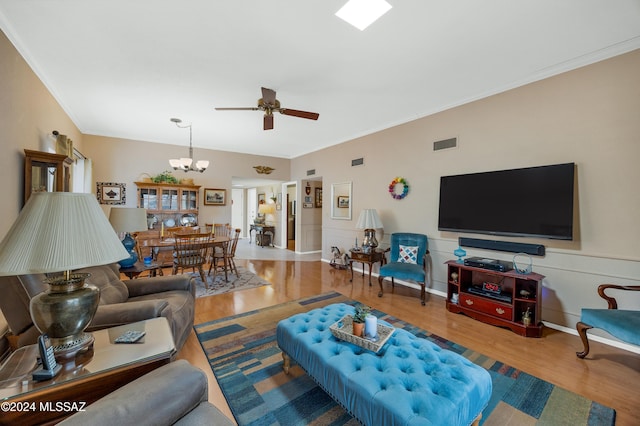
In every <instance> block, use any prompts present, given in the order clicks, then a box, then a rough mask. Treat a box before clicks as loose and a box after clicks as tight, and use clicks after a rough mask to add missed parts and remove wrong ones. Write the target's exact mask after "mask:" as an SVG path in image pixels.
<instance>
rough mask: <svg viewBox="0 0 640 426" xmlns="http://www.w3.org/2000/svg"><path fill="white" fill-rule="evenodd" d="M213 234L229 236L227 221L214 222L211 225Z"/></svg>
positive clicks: (229, 230) (229, 228)
mask: <svg viewBox="0 0 640 426" xmlns="http://www.w3.org/2000/svg"><path fill="white" fill-rule="evenodd" d="M213 235H214V236H215V237H229V236H231V226H230V225H229V224H228V223H225V224H222V223H216V224H215V225H214V226H213Z"/></svg>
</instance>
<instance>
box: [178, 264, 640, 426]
mask: <svg viewBox="0 0 640 426" xmlns="http://www.w3.org/2000/svg"><path fill="white" fill-rule="evenodd" d="M236 262H237V264H238V265H242V266H244V267H246V268H248V269H250V270H253V271H255V273H256V274H258V275H260V276H261V277H263V278H265V279H266V280H268V281H269V282H271V283H273V284H272V285H271V286H264V287H259V288H256V289H251V290H245V291H237V292H233V293H227V294H223V295H219V296H212V297H205V298H200V299H198V300H197V301H196V318H195V323H196V324H199V323H203V322H206V321H210V320H214V319H218V318H224V317H227V316H230V315H235V314H239V313H242V312H247V311H250V310H253V309H259V308H264V307H267V306H271V305H276V304H279V303H283V302H286V301H290V300H296V299H299V298H302V297H307V296H312V295H316V294H320V293H324V292H328V291H332V290H333V291H337V292H340V293H342V294H344V295H346V296H348V297H350V298H352V299H355V300H358V301H360V302H362V303H365V304H367V305H369V306H372V307H374V308H376V309H379V310H381V311H383V312H386V313H388V314H391V315H393V316H396V317H398V318H401V319H403V320H405V321H408V322H410V323H412V324H414V325H416V326H419V327H421V328H424V329H426V330H429V331H431V332H433V333H435V334H437V335H440V336H442V337H444V338H446V339H449V340H453V341H455V342H457V343H459V344H461V345H463V346H465V347H467V348H470V349H473V350H475V351H478V352H480V353H483V354H485V355H487V356H489V357H492V358H495V359H498V360H500V361H502V362H504V363H506V364H509V365H511V366H513V367H515V368H518V369H520V370H523V371H525V372H527V373H529V374H532V375H534V376H536V377H540V378H542V379H544V380H546V381H548V382H551V383H553V384H555V385H557V386H560V387H562V388H565V389H567V390H570V391H572V392H575V393H577V394H580V395H583V396H585V397H586V398H589V399H592V400H594V401H597V402H599V403H601V404H604V405H606V406H609V407H613V408H614V409H615V410H616V415H617V418H616V425H622V426H625V425H638V424H640V400H639V397H638V395H640V355H637V354H634V353H631V352H628V351H624V350H622V349H617V348H613V347H610V346H607V345H604V344H601V343H598V342H592V343H591V352H590V354H589V356H588V357H587V359H584V360H580V359H578V358H577V357H576V355H575V352H576V351H578V350H582V344H581V343H580V339H579V338H578V336H574V335H570V334H567V333H562V332H560V331H556V330H552V329H549V328H546V329H545V332H544V335H543V337H542V338H539V339H537V338H525V337H521V336H518V335H516V334H515V333H512V332H511V331H509V330H506V329H502V328H499V327H494V326H490V325H487V324H483V323H481V322H478V321H475V320H473V319H471V318H468V317H466V316H464V315H461V314H452V313H450V312H447V311H446V309H445V301H444V299H443V298H441V297H438V296H434V295H430V294H427V304H426V306H421V305H420V300H419V294H418V293H419V291H418V290H414V289H410V288H407V287H404V286H400V285H398V286H396V287H395V288H392V287H391V284H390V283H385V287H384V290H385V294H384V296H383V297H382V298H379V297H378V286H377V280H375V281H374V285H373V287H369V285H368V282H367V280H366V279H365V278H363V277H362V276H361V275H360V274H358V273H357V272H356V276H355V278H354V282H353V283H350V282H349V278H350V273H349V272H348V271H341V270H335V269H333V268H331V267H330V266H329V265H328V264H327V263H323V262H319V261H318V262H294V261H280V260H242V259H238V260H237V261H236ZM443 267H444V266H443ZM178 358H183V359H186V360H188V361H189V362H191V363H192V364H194V365H196V366H198V367H200V368H201V369H202V370H203V371H204V372H205V373H206V374H207V376H208V377H209V400H210V401H211V402H213V403H214V404H215V405H216V406H218V407H219V408H220V409H221V410H223V412H225V414H227V416H228V417H229V418H231V419H233V416H232V415H231V411H230V410H229V408H228V406H227V404H226V401H225V399H224V396H223V395H222V392H221V391H220V389H219V388H218V386H217V383H216V380H215V377H214V376H213V373H212V372H211V368H210V367H209V364H208V362H207V359H206V356H205V355H204V352H203V351H202V348H201V346H200V343H199V342H198V339H197V337H196V335H195V332H192V334H191V336H189V339H188V340H187V342H186V344H185V345H184V347H183V348H182V350H181V351H180V353H179V354H178Z"/></svg>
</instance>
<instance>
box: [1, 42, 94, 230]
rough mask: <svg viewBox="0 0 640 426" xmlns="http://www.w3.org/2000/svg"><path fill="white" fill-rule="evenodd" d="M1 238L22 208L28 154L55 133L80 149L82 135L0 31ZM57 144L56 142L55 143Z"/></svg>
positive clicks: (37, 148)
mask: <svg viewBox="0 0 640 426" xmlns="http://www.w3.org/2000/svg"><path fill="white" fill-rule="evenodd" d="M0 130H1V133H0V152H1V155H0V170H2V180H3V183H4V184H3V185H2V189H1V190H0V193H1V194H2V203H0V217H2V220H1V221H0V236H4V235H5V234H6V233H7V231H8V230H9V228H10V227H11V225H12V224H13V221H14V220H15V219H16V217H17V216H18V213H19V212H20V209H21V208H22V203H23V195H24V150H25V149H33V150H44V148H45V146H47V145H49V144H51V143H52V139H53V136H51V133H52V131H53V130H58V131H59V132H60V133H61V134H64V135H67V136H68V137H69V138H70V139H72V140H73V142H74V144H75V146H76V147H81V146H82V135H81V134H80V132H79V131H78V129H77V128H76V126H75V125H74V124H73V122H72V121H71V119H70V118H69V117H68V116H67V114H66V113H65V112H64V110H63V109H62V108H61V107H60V105H59V104H58V103H57V102H56V100H55V99H54V98H53V96H51V94H50V93H49V91H48V90H47V88H46V87H45V86H44V85H43V84H42V82H41V81H40V80H39V79H38V77H37V76H36V75H35V74H34V73H33V72H32V71H31V68H30V67H29V65H27V63H26V62H25V61H24V59H23V58H22V56H20V55H19V54H18V52H17V51H16V50H15V48H14V47H13V45H12V44H11V42H10V41H9V40H8V39H7V38H6V36H5V35H4V33H3V32H2V31H0ZM53 140H55V139H53Z"/></svg>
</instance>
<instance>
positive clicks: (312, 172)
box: [307, 169, 316, 176]
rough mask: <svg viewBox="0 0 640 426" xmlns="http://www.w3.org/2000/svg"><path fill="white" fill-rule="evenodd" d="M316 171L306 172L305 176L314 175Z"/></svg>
mask: <svg viewBox="0 0 640 426" xmlns="http://www.w3.org/2000/svg"><path fill="white" fill-rule="evenodd" d="M315 174H316V169H311V170H307V176H311V175H315Z"/></svg>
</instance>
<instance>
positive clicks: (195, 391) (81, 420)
mask: <svg viewBox="0 0 640 426" xmlns="http://www.w3.org/2000/svg"><path fill="white" fill-rule="evenodd" d="M207 396H208V392H207V377H206V376H205V374H204V373H203V372H202V371H200V370H199V369H198V368H196V367H194V366H192V365H191V364H189V363H188V362H186V361H185V360H178V361H175V362H172V363H170V364H167V365H165V366H162V367H160V368H158V369H156V370H154V371H152V372H150V373H148V374H145V375H144V376H142V377H140V378H139V379H137V380H134V381H133V382H131V383H129V384H127V385H125V386H123V387H121V388H120V389H117V390H116V391H114V392H112V393H110V394H109V395H107V396H105V397H103V398H101V399H99V400H98V401H96V402H95V403H93V404H91V405H89V406H88V407H86V408H85V411H81V412H78V413H76V414H74V415H72V416H71V417H68V418H67V419H65V420H64V421H62V422H61V423H59V424H61V425H65V426H69V425H83V426H84V425H89V424H90V425H93V426H95V425H109V426H110V425H117V424H121V425H124V424H127V425H135V424H138V425H143V424H145V425H170V424H173V423H175V422H176V421H177V420H179V419H180V418H181V417H183V416H184V415H185V414H187V413H189V412H190V411H191V410H193V409H194V408H196V407H197V406H199V405H200V403H202V402H204V401H206V400H207Z"/></svg>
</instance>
